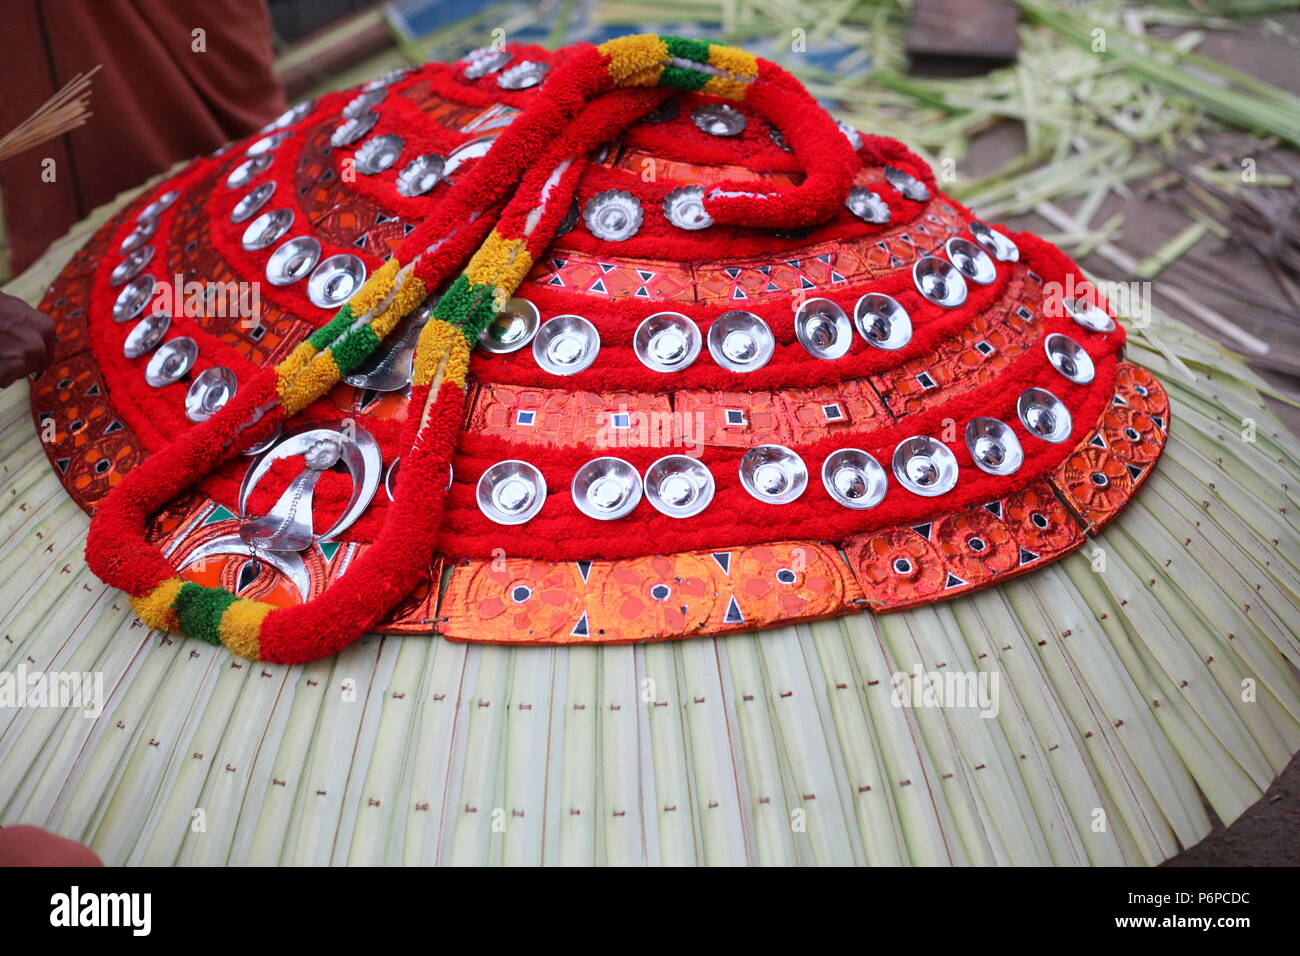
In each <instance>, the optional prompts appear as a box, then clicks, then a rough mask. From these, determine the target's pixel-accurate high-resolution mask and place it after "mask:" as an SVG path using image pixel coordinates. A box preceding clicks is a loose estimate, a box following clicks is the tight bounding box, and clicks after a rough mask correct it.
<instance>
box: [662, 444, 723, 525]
mask: <svg viewBox="0 0 1300 956" xmlns="http://www.w3.org/2000/svg"><path fill="white" fill-rule="evenodd" d="M714 489H715V485H714V482H713V475H712V473H711V472H710V471H709V469H708V468H707V467H706V466H705V465H704V463H703V462H701V461H699V460H697V459H695V458H691V457H690V456H689V455H665V456H664V457H663V458H660V459H659V460H658V461H656V462H655V463H654V464H652V465H651V466H650V467H649V468H647V469H646V473H645V496H646V499H647V500H648V501H649V502H650V504H651V505H653V506H654V507H655V509H656V510H658V511H660V512H661V513H663V514H666V515H668V517H670V518H690V517H692V516H693V515H697V514H699V513H700V512H701V511H703V510H704V509H705V508H707V507H708V506H709V502H711V501H712V500H713V495H714Z"/></svg>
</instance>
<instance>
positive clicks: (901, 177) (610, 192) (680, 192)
mask: <svg viewBox="0 0 1300 956" xmlns="http://www.w3.org/2000/svg"><path fill="white" fill-rule="evenodd" d="M701 108H703V107H701ZM885 178H886V179H887V180H889V182H890V184H891V185H893V186H894V187H895V188H896V189H898V191H899V192H901V193H902V194H903V195H904V196H906V197H907V198H909V199H916V200H917V201H922V200H924V199H928V198H929V197H930V191H929V190H928V189H927V188H926V186H925V184H924V183H922V182H921V181H920V180H918V179H915V178H913V177H912V176H909V175H908V174H907V173H905V172H903V171H902V170H898V169H894V168H893V167H890V166H886V167H885ZM844 205H845V206H846V207H848V209H849V211H850V212H852V213H853V215H855V216H857V217H858V218H859V219H862V220H863V221H865V222H870V223H874V224H882V223H887V222H889V220H890V217H891V213H890V210H889V206H888V205H887V204H886V203H885V201H884V200H883V199H882V198H881V197H880V195H879V194H878V193H874V192H871V191H870V190H868V189H866V188H865V187H862V186H855V187H853V188H852V189H851V190H849V195H848V197H847V198H846V199H845V200H844ZM663 211H664V218H665V219H667V220H668V221H669V222H670V223H672V224H673V225H674V226H676V227H677V228H678V229H685V230H688V231H694V230H697V229H707V228H708V227H709V226H711V225H713V217H712V216H710V215H709V214H708V212H707V211H706V210H705V208H704V187H702V186H678V187H677V188H675V189H672V190H670V191H669V192H668V194H667V195H666V196H664V201H663ZM582 220H583V222H585V223H586V224H587V229H589V230H590V231H591V234H592V235H593V236H595V237H596V238H598V239H604V240H605V241H606V242H623V241H625V240H627V239H631V238H632V237H633V236H635V235H636V234H637V233H638V232H639V231H640V229H641V225H642V223H644V222H645V211H644V210H643V209H642V208H641V200H639V199H637V197H636V196H634V195H632V193H630V192H628V191H627V190H625V189H606V190H604V191H603V192H598V193H596V195H594V196H592V197H591V198H590V199H588V200H587V204H586V205H585V206H584V207H583V209H582ZM985 228H987V227H985ZM990 231H991V230H990ZM1001 242H1002V244H1003V245H1002V246H1001V248H1003V249H1005V248H1006V247H1007V246H1011V248H1014V245H1013V244H1012V243H1011V240H1009V239H1007V238H1006V237H1005V236H1003V237H1002V239H1001Z"/></svg>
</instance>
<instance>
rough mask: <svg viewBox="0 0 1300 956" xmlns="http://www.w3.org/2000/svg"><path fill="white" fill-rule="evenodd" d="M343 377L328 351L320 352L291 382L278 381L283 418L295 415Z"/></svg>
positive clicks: (286, 380)
mask: <svg viewBox="0 0 1300 956" xmlns="http://www.w3.org/2000/svg"><path fill="white" fill-rule="evenodd" d="M342 377H343V373H342V372H340V371H339V367H338V363H336V362H335V361H334V356H333V355H331V354H330V353H329V351H328V350H327V351H324V352H321V353H320V354H319V355H317V356H316V357H315V358H314V359H312V360H311V363H310V364H309V365H308V366H307V367H306V368H305V369H303V370H302V372H301V373H300V374H299V375H297V376H295V377H294V378H293V379H292V380H289V379H281V380H280V405H281V407H282V408H283V409H284V414H285V417H289V416H291V415H297V414H298V413H299V412H300V411H302V410H303V409H304V408H306V407H307V406H308V405H310V404H311V403H312V402H314V401H315V400H316V399H317V398H319V397H320V396H321V395H323V394H324V393H325V390H326V389H328V388H331V387H332V386H333V385H334V383H335V382H337V381H338V380H339V379H340V378H342Z"/></svg>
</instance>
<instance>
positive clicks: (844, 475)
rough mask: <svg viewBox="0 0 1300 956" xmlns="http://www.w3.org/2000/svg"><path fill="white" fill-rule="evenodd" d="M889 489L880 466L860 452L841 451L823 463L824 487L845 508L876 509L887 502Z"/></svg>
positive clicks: (835, 452) (860, 450) (856, 450)
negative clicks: (886, 494)
mask: <svg viewBox="0 0 1300 956" xmlns="http://www.w3.org/2000/svg"><path fill="white" fill-rule="evenodd" d="M888 485H889V478H888V477H887V476H886V475H885V469H884V468H883V467H881V464H880V462H878V461H876V459H875V458H874V457H873V456H871V455H870V454H868V453H867V452H865V451H863V450H862V449H860V448H841V449H839V450H838V451H834V452H831V454H829V455H827V456H826V460H825V461H824V462H822V486H823V487H824V488H825V489H826V493H827V494H828V495H830V496H831V497H832V498H834V499H835V500H836V501H838V502H839V503H840V504H842V505H844V507H846V508H853V509H855V510H858V511H862V510H865V509H867V508H874V507H875V506H876V505H878V504H880V502H881V500H883V499H884V497H885V491H886V490H887V489H888Z"/></svg>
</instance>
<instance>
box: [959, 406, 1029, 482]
mask: <svg viewBox="0 0 1300 956" xmlns="http://www.w3.org/2000/svg"><path fill="white" fill-rule="evenodd" d="M966 450H967V451H968V452H970V456H971V458H972V459H974V461H975V464H976V466H977V467H978V468H979V469H980V470H981V471H986V472H988V473H989V474H990V475H1010V474H1012V473H1013V472H1015V471H1016V470H1017V469H1018V468H1019V467H1020V465H1021V464H1022V463H1023V462H1024V460H1025V452H1024V449H1023V448H1021V447H1020V439H1019V438H1017V437H1016V433H1015V432H1014V431H1012V430H1011V426H1010V425H1008V424H1006V423H1005V422H1000V421H998V420H997V419H996V418H989V417H987V416H984V417H981V418H972V419H971V420H970V421H969V422H967V423H966Z"/></svg>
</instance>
